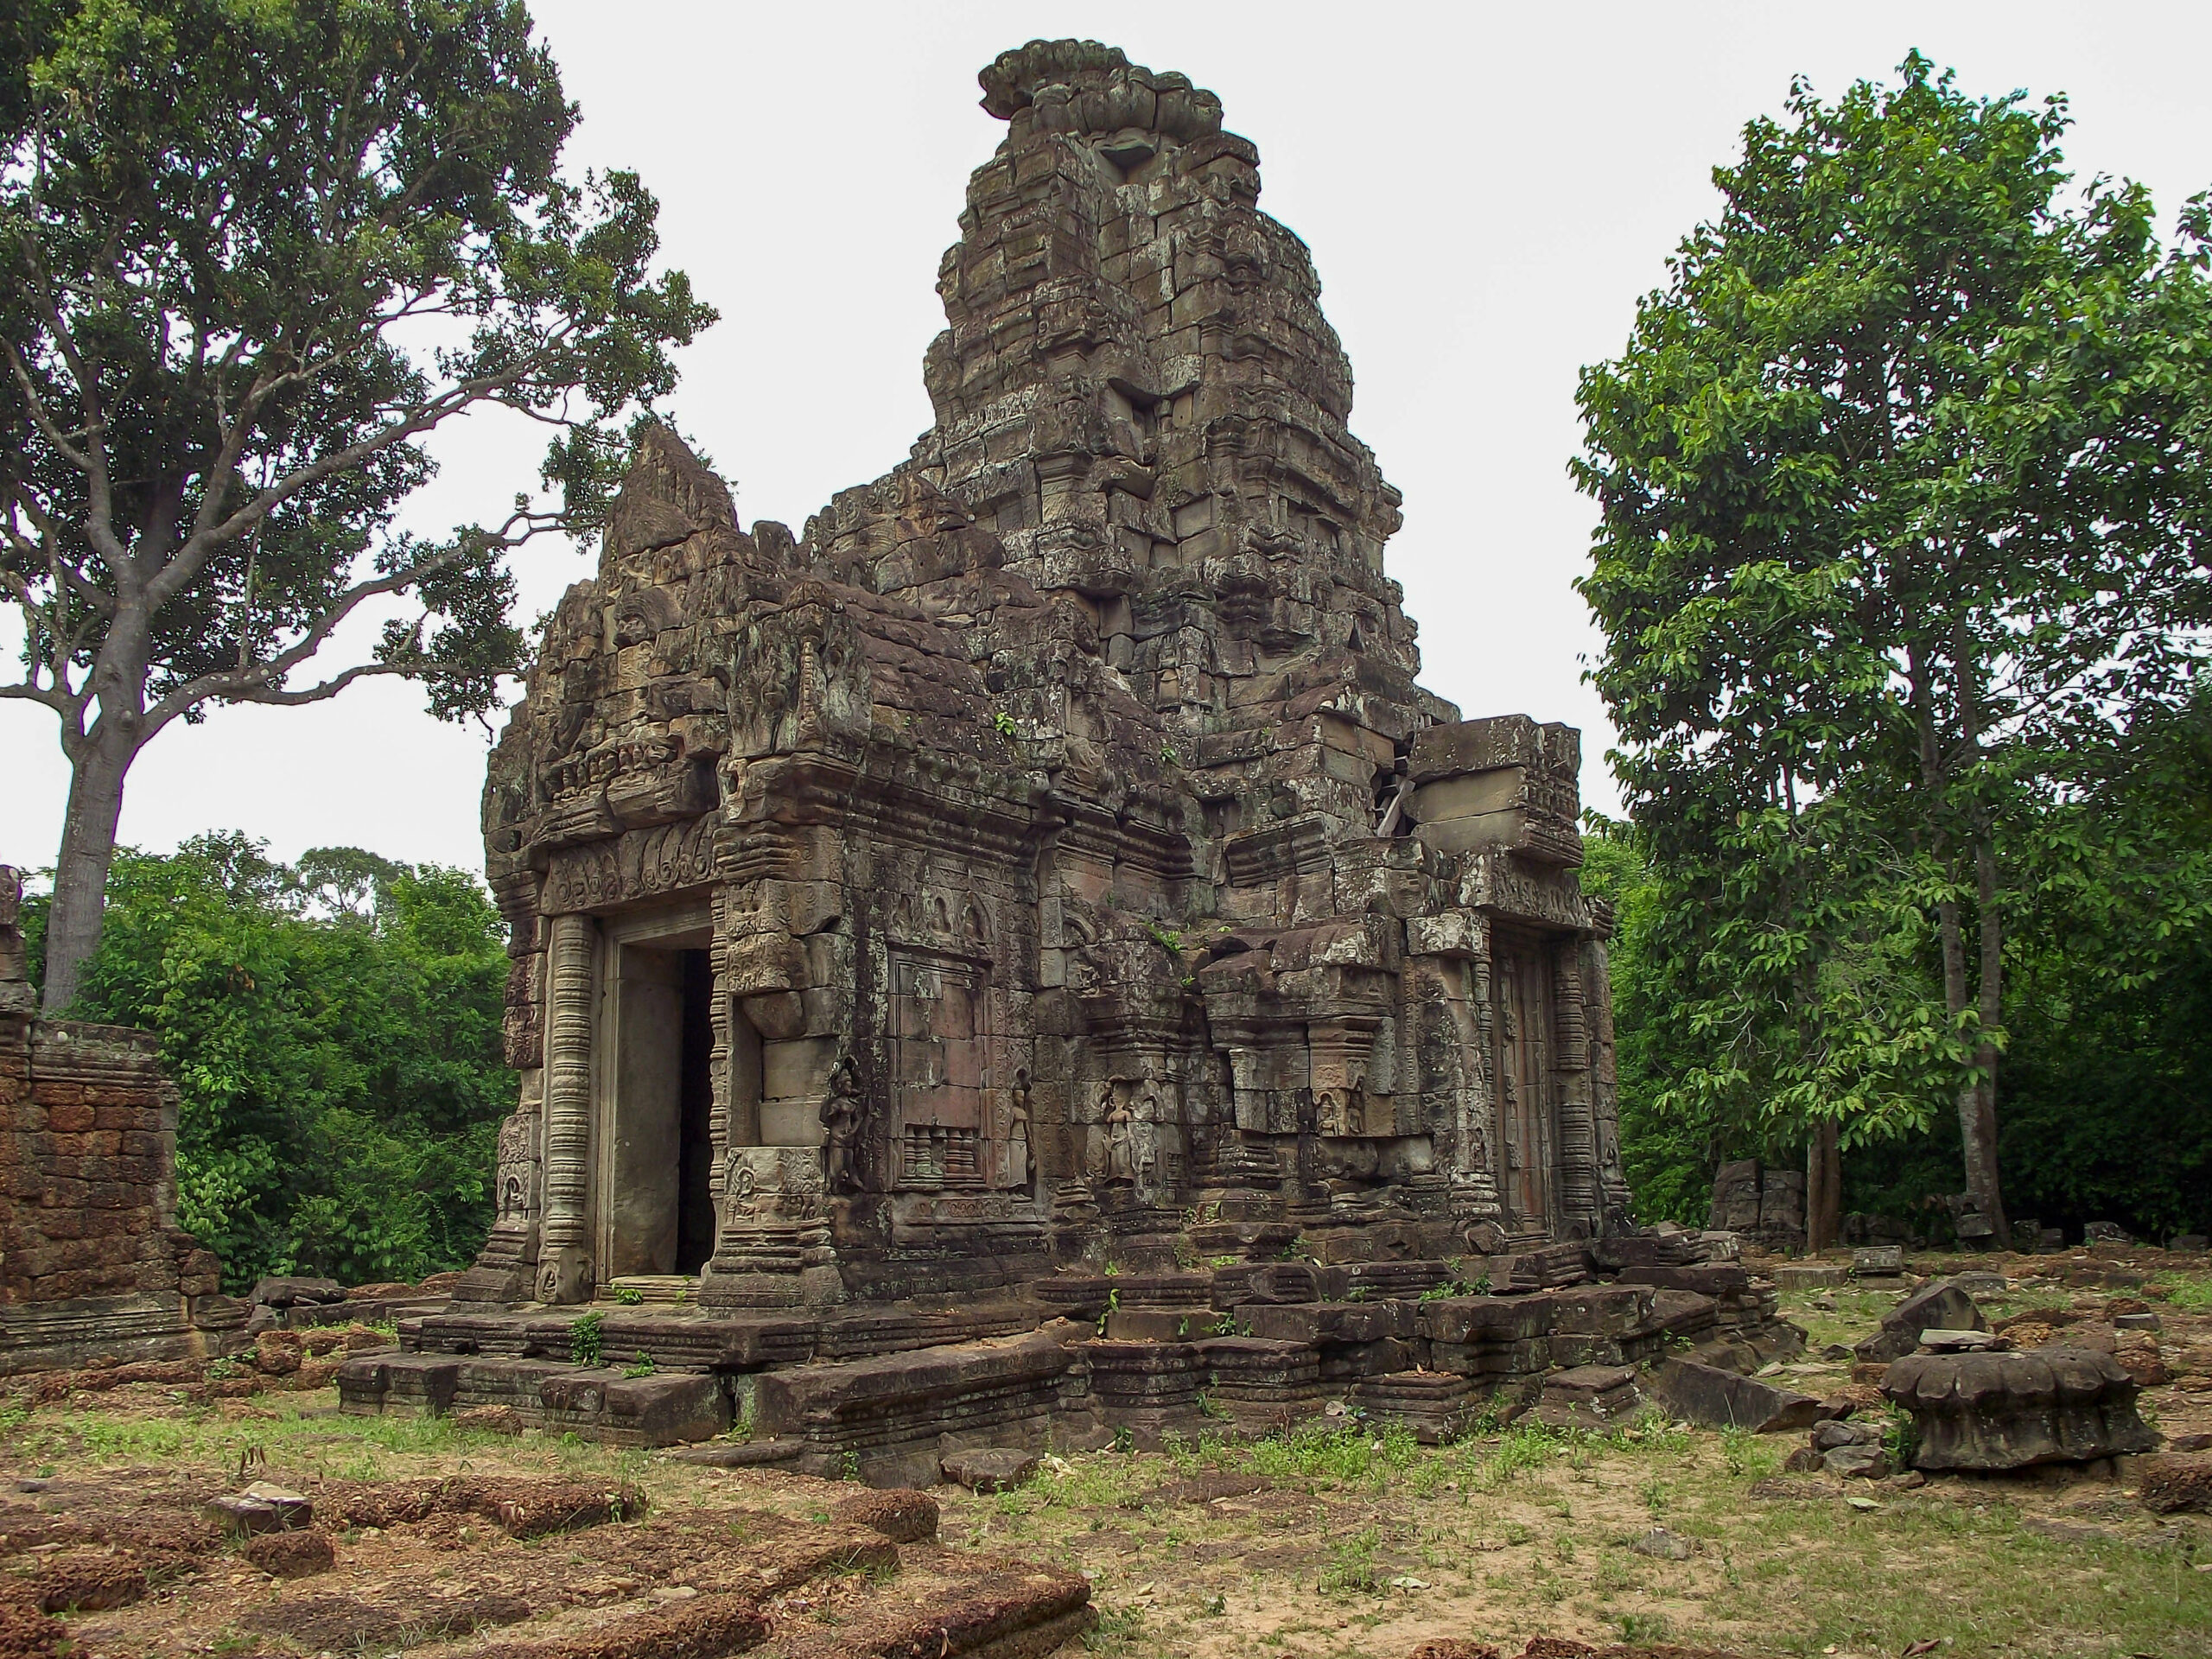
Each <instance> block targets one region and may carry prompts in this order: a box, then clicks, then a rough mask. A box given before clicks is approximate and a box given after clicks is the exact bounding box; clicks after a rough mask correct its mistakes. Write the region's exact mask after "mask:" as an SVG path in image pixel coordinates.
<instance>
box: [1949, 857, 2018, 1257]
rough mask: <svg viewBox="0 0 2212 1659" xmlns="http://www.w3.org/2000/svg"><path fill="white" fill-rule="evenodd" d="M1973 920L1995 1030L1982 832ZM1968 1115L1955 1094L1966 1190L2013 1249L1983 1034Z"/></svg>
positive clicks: (1999, 965)
mask: <svg viewBox="0 0 2212 1659" xmlns="http://www.w3.org/2000/svg"><path fill="white" fill-rule="evenodd" d="M1974 897H1975V902H1974V908H1975V911H1976V912H1978V913H1977V915H1976V917H1975V921H1976V924H1977V926H1978V931H1979V932H1980V944H1981V963H1980V967H1981V976H1980V977H1981V983H1980V987H1979V988H1978V989H1979V995H1977V997H1976V999H1975V1003H1976V1012H1977V1013H1978V1014H1980V1019H1981V1028H1982V1030H1983V1031H1984V1032H1985V1033H1987V1032H1993V1031H1995V1030H1996V1029H1997V1028H1998V1027H1999V1024H2000V1023H2001V1021H2002V1018H2003V1014H2004V1009H2005V995H2004V993H2005V931H2004V928H2005V925H2004V920H2003V918H2001V917H1999V914H1998V912H1997V855H1996V852H1995V850H1994V849H1992V847H1991V846H1990V844H1989V836H1988V835H1987V833H1986V832H1984V833H1983V834H1982V835H1980V836H1977V837H1976V838H1975V840H1974ZM1974 1069H1975V1072H1976V1076H1975V1077H1974V1089H1973V1096H1974V1104H1973V1110H1972V1113H1971V1115H1969V1113H1968V1111H1967V1096H1966V1095H1965V1094H1964V1093H1961V1095H1960V1096H1959V1128H1960V1130H1961V1134H1962V1136H1963V1138H1964V1141H1965V1143H1966V1149H1967V1152H1966V1164H1967V1193H1968V1194H1969V1195H1970V1196H1971V1197H1972V1198H1973V1199H1974V1208H1975V1209H1977V1210H1979V1211H1981V1213H1982V1214H1983V1216H1984V1217H1986V1218H1987V1219H1988V1222H1989V1224H1990V1225H1991V1226H1992V1227H1993V1228H1995V1229H1996V1232H1997V1243H1998V1244H1999V1247H2000V1248H2002V1249H2008V1250H2009V1249H2012V1224H2010V1223H2009V1222H2007V1221H2006V1220H2005V1198H2004V1192H2003V1190H2002V1188H2001V1186H2000V1185H1999V1180H1998V1174H1997V1045H1996V1043H1995V1041H1994V1040H1993V1039H1991V1038H1989V1037H1987V1036H1984V1037H1983V1039H1981V1042H1980V1044H1979V1045H1978V1046H1976V1047H1975V1049H1974Z"/></svg>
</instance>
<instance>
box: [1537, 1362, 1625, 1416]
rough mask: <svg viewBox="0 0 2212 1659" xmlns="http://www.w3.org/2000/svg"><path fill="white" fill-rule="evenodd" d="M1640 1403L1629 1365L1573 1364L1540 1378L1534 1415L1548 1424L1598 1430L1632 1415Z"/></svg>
mask: <svg viewBox="0 0 2212 1659" xmlns="http://www.w3.org/2000/svg"><path fill="white" fill-rule="evenodd" d="M1642 1405H1643V1395H1642V1393H1641V1392H1640V1391H1639V1390H1638V1389H1637V1385H1636V1367H1635V1366H1633V1365H1576V1366H1572V1367H1570V1368H1569V1369H1567V1370H1563V1371H1554V1372H1553V1373H1552V1374H1551V1375H1550V1376H1548V1377H1546V1378H1545V1379H1544V1387H1543V1393H1542V1395H1541V1396H1540V1397H1539V1398H1538V1399H1537V1402H1536V1409H1535V1419H1536V1421H1538V1422H1540V1423H1542V1424H1544V1425H1546V1426H1547V1427H1552V1428H1583V1429H1589V1430H1592V1431H1593V1432H1598V1433H1602V1432H1604V1431H1605V1430H1606V1429H1609V1428H1617V1427H1620V1426H1621V1425H1622V1424H1623V1423H1624V1422H1626V1421H1628V1420H1629V1419H1630V1418H1631V1417H1633V1416H1634V1415H1635V1414H1636V1413H1637V1409H1638V1408H1640V1407H1641V1406H1642Z"/></svg>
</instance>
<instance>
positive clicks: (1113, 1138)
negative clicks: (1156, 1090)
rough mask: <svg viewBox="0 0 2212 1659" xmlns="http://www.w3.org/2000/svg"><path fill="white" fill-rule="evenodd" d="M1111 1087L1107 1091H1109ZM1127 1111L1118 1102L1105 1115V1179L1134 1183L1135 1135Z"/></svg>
mask: <svg viewBox="0 0 2212 1659" xmlns="http://www.w3.org/2000/svg"><path fill="white" fill-rule="evenodd" d="M1111 1088H1112V1085H1111V1084H1109V1085H1108V1089H1109V1091H1110V1090H1111ZM1132 1122H1133V1119H1132V1118H1131V1116H1130V1113H1129V1109H1128V1107H1127V1106H1125V1105H1123V1104H1122V1103H1121V1102H1120V1101H1119V1100H1116V1101H1115V1102H1114V1104H1113V1107H1112V1109H1110V1110H1109V1111H1108V1112H1107V1114H1106V1179H1108V1180H1109V1181H1135V1179H1136V1178H1137V1153H1136V1135H1135V1130H1134V1128H1132V1127H1131V1124H1132Z"/></svg>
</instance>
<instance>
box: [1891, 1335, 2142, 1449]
mask: <svg viewBox="0 0 2212 1659" xmlns="http://www.w3.org/2000/svg"><path fill="white" fill-rule="evenodd" d="M1882 1392H1883V1393H1884V1394H1885V1395H1887V1396H1888V1397H1889V1398H1890V1399H1891V1400H1892V1401H1894V1402H1897V1404H1898V1405H1900V1406H1902V1407H1904V1408H1905V1409H1906V1410H1907V1411H1909V1412H1910V1413H1911V1414H1912V1420H1913V1427H1914V1429H1915V1431H1916V1433H1917V1434H1918V1436H1919V1446H1918V1448H1917V1449H1916V1451H1915V1452H1914V1453H1913V1459H1912V1461H1913V1466H1914V1467H1915V1468H1918V1469H2020V1468H2025V1467H2027V1466H2029V1465H2033V1464H2040V1463H2062V1462H2068V1463H2080V1462H2087V1461H2088V1460H2089V1459H2094V1458H2108V1457H2113V1456H2117V1455H2120V1454H2122V1453H2127V1452H2148V1451H2151V1450H2152V1448H2154V1447H2155V1446H2157V1444H2158V1436H2157V1435H2156V1434H2154V1433H2152V1431H2151V1430H2150V1429H2149V1428H2148V1427H2145V1424H2144V1421H2143V1420H2142V1418H2141V1417H2140V1416H2139V1415H2138V1414H2137V1413H2136V1409H2135V1393H2136V1389H2135V1382H2134V1379H2133V1378H2132V1377H2130V1376H2128V1374H2127V1373H2126V1371H2125V1370H2121V1369H2120V1365H2119V1364H2118V1363H2116V1362H2115V1361H2114V1360H2113V1357H2111V1356H2110V1355H2109V1354H2100V1353H2095V1352H2093V1351H2089V1350H2087V1349H2081V1348H2041V1349H2037V1350H2036V1351H2034V1352H2032V1353H2008V1354H1908V1355H1906V1356H1905V1357H1904V1358H1902V1359H1900V1360H1897V1362H1895V1363H1893V1364H1891V1366H1890V1368H1889V1371H1888V1373H1887V1375H1886V1376H1884V1378H1883V1380H1882Z"/></svg>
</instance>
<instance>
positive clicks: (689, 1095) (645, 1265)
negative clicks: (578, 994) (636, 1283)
mask: <svg viewBox="0 0 2212 1659" xmlns="http://www.w3.org/2000/svg"><path fill="white" fill-rule="evenodd" d="M614 989H615V1003H614V1006H615V1022H614V1038H615V1041H614V1050H615V1052H614V1056H613V1058H614V1064H613V1068H612V1074H613V1075H612V1077H611V1079H610V1080H611V1082H612V1084H613V1112H612V1114H611V1116H610V1118H609V1122H608V1128H609V1131H610V1135H611V1139H612V1145H611V1147H610V1148H609V1159H608V1163H607V1183H608V1184H607V1189H606V1191H605V1192H603V1193H602V1194H601V1219H602V1225H603V1226H604V1228H605V1240H606V1250H607V1276H608V1277H609V1278H610V1279H621V1278H636V1277H643V1278H655V1277H664V1276H666V1275H668V1274H696V1273H697V1272H698V1271H699V1269H700V1268H702V1267H703V1266H704V1265H705V1264H706V1262H707V1260H708V1258H709V1256H711V1255H714V1253H715V1205H714V1192H713V1187H712V1185H711V1182H712V1179H713V1173H714V1167H715V1135H714V1119H715V1112H714V1104H715V1090H714V1047H715V1029H714V972H713V969H712V967H711V965H710V957H709V952H708V951H706V950H702V949H700V948H698V947H697V946H695V945H692V944H690V939H689V938H684V939H680V940H669V941H667V942H665V943H663V942H661V941H658V940H651V939H649V940H647V941H645V942H644V943H642V944H625V945H623V946H622V947H621V950H620V954H619V956H618V957H617V959H616V965H615V987H614Z"/></svg>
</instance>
